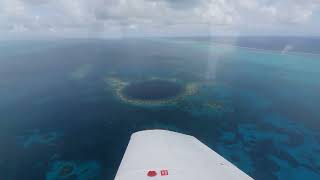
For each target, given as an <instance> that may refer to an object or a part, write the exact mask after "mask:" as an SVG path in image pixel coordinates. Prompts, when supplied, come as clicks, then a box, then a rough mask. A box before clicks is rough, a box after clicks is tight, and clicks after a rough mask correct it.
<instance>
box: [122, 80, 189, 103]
mask: <svg viewBox="0 0 320 180" xmlns="http://www.w3.org/2000/svg"><path fill="white" fill-rule="evenodd" d="M183 89H184V88H183V87H182V86H181V85H180V84H179V83H176V82H171V81H168V80H161V79H155V80H147V81H141V82H133V83H130V85H128V86H126V88H124V89H123V90H122V93H123V94H124V95H125V96H127V97H128V98H132V99H136V100H166V99H171V98H174V97H177V96H179V94H181V93H182V92H183Z"/></svg>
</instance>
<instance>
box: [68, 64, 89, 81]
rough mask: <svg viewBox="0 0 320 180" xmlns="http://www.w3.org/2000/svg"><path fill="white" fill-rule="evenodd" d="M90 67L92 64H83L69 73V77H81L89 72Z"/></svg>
mask: <svg viewBox="0 0 320 180" xmlns="http://www.w3.org/2000/svg"><path fill="white" fill-rule="evenodd" d="M92 68H93V66H92V65H91V64H83V65H81V66H79V67H78V68H77V69H76V70H75V71H73V72H72V73H71V78H72V79H78V80H80V79H83V78H85V77H86V76H87V75H88V74H89V73H90V72H91V70H92Z"/></svg>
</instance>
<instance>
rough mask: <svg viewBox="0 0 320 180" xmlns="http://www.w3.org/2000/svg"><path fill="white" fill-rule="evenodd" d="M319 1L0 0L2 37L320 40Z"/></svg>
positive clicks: (0, 34)
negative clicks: (274, 37)
mask: <svg viewBox="0 0 320 180" xmlns="http://www.w3.org/2000/svg"><path fill="white" fill-rule="evenodd" d="M319 30H320V0H0V38H8V37H9V38H10V37H11V38H23V37H29V38H36V37H70V38H75V37H84V38H99V37H101V38H117V37H123V36H135V37H136V36H142V37H143V36H195V35H200V36H208V35H210V36H215V35H235V36H238V35H297V36H320V31H319Z"/></svg>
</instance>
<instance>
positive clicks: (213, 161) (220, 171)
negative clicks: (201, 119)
mask: <svg viewBox="0 0 320 180" xmlns="http://www.w3.org/2000/svg"><path fill="white" fill-rule="evenodd" d="M115 180H252V178H251V177H249V176H248V175H247V174H245V173H244V172H242V171H241V170H240V169H238V168H237V167H236V166H234V165H233V164H232V163H230V162H229V161H227V160H226V159H224V158H223V157H222V156H220V155H219V154H217V153H216V152H215V151H213V150H211V149H210V148H209V147H207V146H206V145H204V144H203V143H201V142H200V141H199V140H197V139H196V138H194V137H192V136H189V135H184V134H180V133H175V132H171V131H166V130H147V131H140V132H137V133H134V134H133V135H132V136H131V140H130V142H129V145H128V147H127V150H126V152H125V154H124V157H123V159H122V162H121V165H120V167H119V169H118V172H117V175H116V178H115Z"/></svg>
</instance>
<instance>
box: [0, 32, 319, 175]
mask: <svg viewBox="0 0 320 180" xmlns="http://www.w3.org/2000/svg"><path fill="white" fill-rule="evenodd" d="M311 39H312V38H311ZM268 42H269V44H268V46H265V45H263V47H265V48H261V49H265V50H252V49H246V48H239V47H235V46H229V45H221V44H217V43H212V42H211V43H209V42H208V41H203V40H202V41H198V40H187V41H184V40H182V41H181V40H176V39H148V40H141V39H140V40H137V39H136V40H135V39H122V40H59V41H24V42H20V41H13V42H3V43H2V45H1V46H0V179H6V180H21V179H35V180H36V179H48V180H52V179H77V180H83V179H90V178H91V179H110V180H111V179H113V178H114V176H115V173H116V171H117V168H118V166H119V164H120V161H121V158H122V155H123V153H124V151H125V148H126V145H127V143H128V141H129V137H130V135H131V133H133V132H135V131H139V130H144V129H154V128H161V129H169V130H173V131H177V132H182V133H186V134H190V135H193V136H195V137H197V138H198V139H200V140H201V141H202V142H204V143H205V144H207V145H208V146H209V147H211V148H212V149H214V150H215V151H217V152H218V153H219V154H221V155H222V156H224V157H225V158H226V159H228V160H230V161H231V162H232V163H234V164H236V165H237V166H238V167H239V168H240V169H242V170H243V171H245V172H246V173H248V174H249V175H250V176H252V177H253V178H255V179H261V180H274V179H291V180H295V179H302V178H303V179H310V180H317V179H320V122H319V120H320V109H319V103H320V96H319V92H320V81H319V77H320V55H316V54H305V53H299V52H295V53H290V50H291V49H289V51H288V52H287V51H282V50H281V49H280V48H278V49H274V48H266V47H273V46H279V45H278V44H279V43H278V42H277V40H276V39H275V40H269V41H268ZM315 42H317V43H318V44H319V40H318V39H312V40H310V42H309V44H308V45H304V46H303V47H304V48H305V49H308V47H311V46H312V44H317V43H315ZM264 43H265V42H264ZM280 44H281V43H280ZM233 45H235V44H233ZM317 47H318V46H317ZM318 48H319V47H318ZM314 49H316V48H313V50H312V51H310V52H312V53H319V54H320V51H319V52H317V50H314ZM269 50H278V51H269ZM281 51H282V52H281ZM303 52H305V51H303ZM152 78H161V79H175V80H178V81H179V82H181V83H182V84H194V85H195V86H196V87H197V91H196V92H195V93H193V94H190V95H188V96H184V97H183V98H180V99H178V100H177V101H176V102H174V103H170V104H161V105H158V106H154V105H148V104H142V105H141V104H132V103H128V102H125V101H123V100H122V99H121V98H119V97H118V96H117V93H116V90H117V87H118V85H119V82H126V83H131V82H137V81H145V80H149V79H152ZM110 79H116V80H117V81H116V82H118V84H117V83H112V82H114V81H111V80H110ZM120 84H121V83H120Z"/></svg>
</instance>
